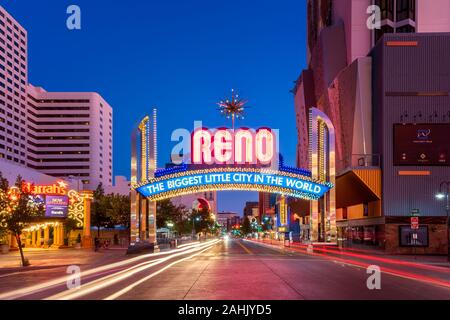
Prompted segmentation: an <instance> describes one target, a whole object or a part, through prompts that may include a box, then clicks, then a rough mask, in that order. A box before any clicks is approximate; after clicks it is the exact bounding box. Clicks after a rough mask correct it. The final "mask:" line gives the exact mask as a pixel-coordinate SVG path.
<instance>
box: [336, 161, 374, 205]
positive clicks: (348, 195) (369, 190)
mask: <svg viewBox="0 0 450 320" xmlns="http://www.w3.org/2000/svg"><path fill="white" fill-rule="evenodd" d="M380 191H381V170H380V169H367V170H365V169H361V170H350V171H347V172H345V173H344V174H342V175H340V176H338V177H337V178H336V208H345V207H350V206H353V205H357V204H361V203H368V202H372V201H376V200H380V199H381V192H380Z"/></svg>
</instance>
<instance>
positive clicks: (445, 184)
mask: <svg viewBox="0 0 450 320" xmlns="http://www.w3.org/2000/svg"><path fill="white" fill-rule="evenodd" d="M449 193H450V181H442V182H441V184H440V185H439V192H438V193H436V199H438V200H444V199H445V200H446V204H445V211H446V212H447V223H446V227H447V261H450V233H449V227H450V220H449V212H450V199H449Z"/></svg>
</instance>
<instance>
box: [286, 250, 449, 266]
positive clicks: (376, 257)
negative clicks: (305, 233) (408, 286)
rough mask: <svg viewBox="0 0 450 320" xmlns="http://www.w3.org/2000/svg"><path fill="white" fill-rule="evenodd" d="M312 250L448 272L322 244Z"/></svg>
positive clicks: (415, 263)
mask: <svg viewBox="0 0 450 320" xmlns="http://www.w3.org/2000/svg"><path fill="white" fill-rule="evenodd" d="M293 246H295V247H303V246H304V245H301V244H293ZM314 251H320V252H328V253H331V254H339V255H345V256H348V257H354V258H360V259H365V260H374V261H379V262H384V263H388V264H395V265H402V266H408V267H415V268H418V269H424V270H433V271H438V272H443V273H450V269H448V268H445V267H439V266H431V265H426V264H421V263H417V262H410V261H403V260H398V259H392V258H383V257H379V256H372V255H367V254H359V253H353V252H346V251H345V250H342V251H340V250H337V248H336V249H334V248H326V247H324V246H319V247H316V246H314Z"/></svg>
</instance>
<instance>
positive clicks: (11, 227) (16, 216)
mask: <svg viewBox="0 0 450 320" xmlns="http://www.w3.org/2000/svg"><path fill="white" fill-rule="evenodd" d="M23 185H24V180H23V179H22V177H21V176H20V175H19V176H17V179H16V182H15V185H14V186H12V187H11V188H10V187H9V185H8V181H7V180H6V178H4V177H3V175H2V174H1V173H0V228H2V229H3V230H8V231H9V232H10V233H11V234H12V235H13V236H14V237H15V238H16V240H17V244H18V246H19V251H20V258H21V261H22V266H24V267H25V266H28V265H30V263H29V261H28V260H27V259H25V256H24V253H23V246H22V241H21V238H20V235H21V234H22V232H23V230H24V229H25V228H26V227H27V226H28V225H29V224H30V223H32V222H34V221H36V220H38V219H39V218H41V217H43V216H44V214H45V210H44V203H43V202H42V201H39V200H38V198H37V197H36V196H35V195H33V194H32V193H31V192H30V191H29V190H31V189H32V188H30V189H26V188H23Z"/></svg>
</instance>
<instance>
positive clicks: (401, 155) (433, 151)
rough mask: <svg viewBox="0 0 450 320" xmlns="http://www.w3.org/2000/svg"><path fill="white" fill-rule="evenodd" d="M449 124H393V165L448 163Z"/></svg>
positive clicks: (449, 146) (446, 164) (443, 164)
mask: <svg viewBox="0 0 450 320" xmlns="http://www.w3.org/2000/svg"><path fill="white" fill-rule="evenodd" d="M448 137H450V124H436V123H434V124H395V125H394V165H396V166H448V165H450V159H449V156H450V153H449V152H450V145H449V143H448Z"/></svg>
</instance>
